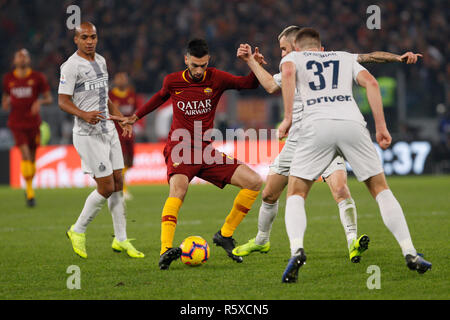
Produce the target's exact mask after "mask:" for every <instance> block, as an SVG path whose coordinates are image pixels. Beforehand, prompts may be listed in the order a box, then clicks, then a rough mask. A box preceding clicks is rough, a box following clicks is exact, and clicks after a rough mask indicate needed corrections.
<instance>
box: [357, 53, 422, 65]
mask: <svg viewBox="0 0 450 320" xmlns="http://www.w3.org/2000/svg"><path fill="white" fill-rule="evenodd" d="M419 57H420V58H421V57H422V55H421V54H420V53H413V52H411V51H408V52H406V53H404V54H402V55H398V54H395V53H390V52H385V51H374V52H371V53H363V54H359V55H358V59H357V61H358V62H359V63H389V62H403V63H406V64H415V63H416V62H417V61H418V59H419Z"/></svg>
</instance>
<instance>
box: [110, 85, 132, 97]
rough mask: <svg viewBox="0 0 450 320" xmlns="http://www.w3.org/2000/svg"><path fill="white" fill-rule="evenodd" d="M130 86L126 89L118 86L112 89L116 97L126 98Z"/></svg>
mask: <svg viewBox="0 0 450 320" xmlns="http://www.w3.org/2000/svg"><path fill="white" fill-rule="evenodd" d="M128 91H129V90H128V88H127V89H125V90H120V89H119V88H117V87H114V88H113V89H112V93H113V94H114V95H115V96H116V97H119V98H122V99H123V98H125V97H126V96H127V95H128Z"/></svg>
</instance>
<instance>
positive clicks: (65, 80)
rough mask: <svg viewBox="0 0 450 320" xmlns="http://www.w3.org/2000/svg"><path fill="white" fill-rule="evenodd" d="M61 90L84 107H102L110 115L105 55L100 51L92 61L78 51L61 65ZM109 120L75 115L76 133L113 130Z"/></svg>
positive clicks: (96, 132)
mask: <svg viewBox="0 0 450 320" xmlns="http://www.w3.org/2000/svg"><path fill="white" fill-rule="evenodd" d="M58 93H59V94H66V95H70V96H72V101H73V103H74V104H75V105H76V106H77V107H78V108H79V109H81V110H83V111H86V112H89V111H96V110H98V111H101V112H102V113H101V114H102V115H103V116H104V117H105V118H106V119H107V118H108V117H109V111H108V70H107V67H106V61H105V58H103V57H102V56H101V55H99V54H98V53H96V54H95V59H94V61H89V60H87V59H85V58H83V57H81V56H79V55H78V54H77V52H75V53H74V54H73V55H72V56H70V58H69V59H67V61H66V62H64V63H63V64H62V65H61V76H60V80H59V89H58ZM114 128H115V127H114V124H113V122H112V121H110V120H101V121H99V122H98V123H97V124H90V123H88V122H86V121H84V120H83V119H81V118H79V117H77V116H75V122H74V127H73V133H74V134H78V135H97V134H103V133H107V132H109V131H111V130H114Z"/></svg>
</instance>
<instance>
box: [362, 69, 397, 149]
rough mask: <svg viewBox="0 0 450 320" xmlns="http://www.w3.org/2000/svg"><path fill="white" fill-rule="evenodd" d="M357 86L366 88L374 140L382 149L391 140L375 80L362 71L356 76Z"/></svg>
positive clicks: (387, 145)
mask: <svg viewBox="0 0 450 320" xmlns="http://www.w3.org/2000/svg"><path fill="white" fill-rule="evenodd" d="M356 81H357V82H358V84H359V85H360V86H362V87H364V88H366V95H367V100H368V101H369V105H370V109H371V110H372V115H373V118H374V120H375V128H376V139H377V142H378V144H379V145H380V147H381V148H382V149H386V148H387V147H389V145H390V144H391V141H392V138H391V135H390V134H389V131H388V129H387V126H386V120H385V118H384V111H383V101H382V99H381V92H380V87H379V85H378V81H377V79H375V77H374V76H372V75H371V74H370V72H369V71H367V70H362V71H360V72H359V73H358V75H357V76H356Z"/></svg>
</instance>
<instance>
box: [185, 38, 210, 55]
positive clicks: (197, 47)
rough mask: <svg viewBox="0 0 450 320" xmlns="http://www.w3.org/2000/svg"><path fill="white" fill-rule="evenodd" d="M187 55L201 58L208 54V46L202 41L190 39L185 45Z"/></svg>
mask: <svg viewBox="0 0 450 320" xmlns="http://www.w3.org/2000/svg"><path fill="white" fill-rule="evenodd" d="M186 52H187V54H189V55H191V56H194V57H196V58H202V57H204V56H206V55H207V54H209V49H208V44H207V43H206V41H205V40H203V39H192V40H191V41H189V43H188V45H187V50H186Z"/></svg>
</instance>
